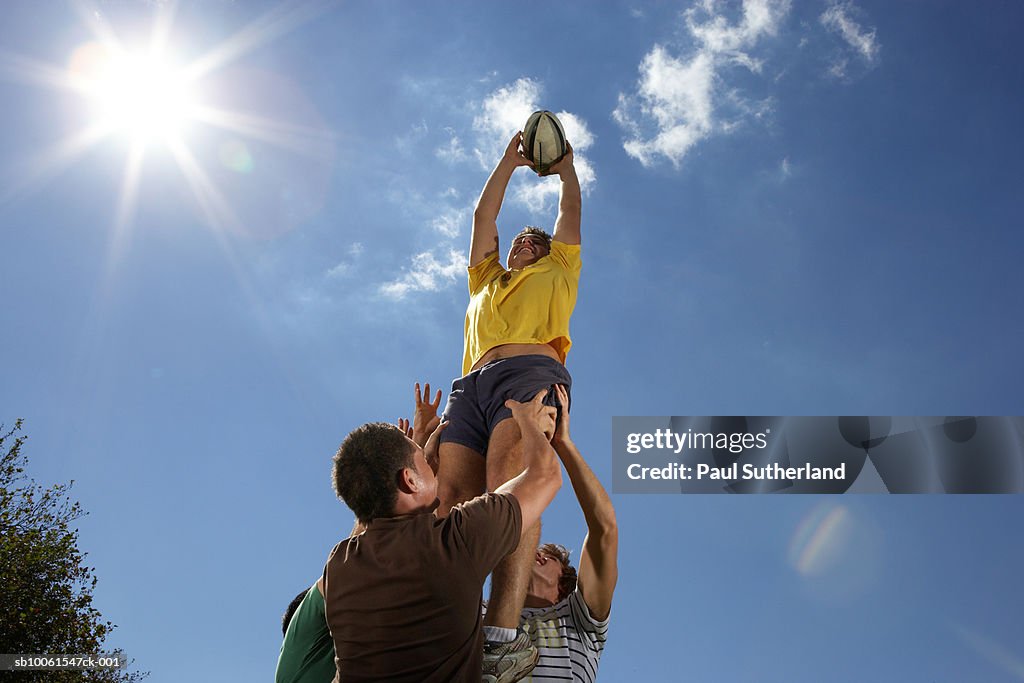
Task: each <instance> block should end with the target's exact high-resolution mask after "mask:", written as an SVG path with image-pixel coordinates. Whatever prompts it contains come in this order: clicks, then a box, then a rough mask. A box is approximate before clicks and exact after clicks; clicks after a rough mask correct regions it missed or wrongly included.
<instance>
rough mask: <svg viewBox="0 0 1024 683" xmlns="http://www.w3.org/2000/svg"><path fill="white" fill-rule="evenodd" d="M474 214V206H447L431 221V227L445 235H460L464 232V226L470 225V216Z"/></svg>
mask: <svg viewBox="0 0 1024 683" xmlns="http://www.w3.org/2000/svg"><path fill="white" fill-rule="evenodd" d="M472 215H473V207H471V206H468V207H467V206H464V207H462V208H451V207H449V208H447V209H444V210H443V211H442V212H441V213H440V214H438V215H437V216H436V217H435V218H434V219H433V220H432V221H431V222H430V227H432V228H433V229H434V230H436V231H438V232H439V233H441V234H442V235H444V236H445V237H458V236H459V233H460V232H462V226H464V225H469V220H470V216H472Z"/></svg>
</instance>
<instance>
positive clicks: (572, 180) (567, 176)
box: [550, 142, 583, 244]
mask: <svg viewBox="0 0 1024 683" xmlns="http://www.w3.org/2000/svg"><path fill="white" fill-rule="evenodd" d="M565 146H566V147H568V151H567V152H566V154H565V156H564V157H562V159H561V160H560V161H559V162H558V163H557V164H555V165H554V166H552V167H551V171H550V173H551V174H558V177H559V179H560V180H561V181H562V188H561V191H560V192H559V195H558V218H557V219H556V220H555V234H554V239H556V240H558V241H559V242H561V243H562V244H579V243H580V216H581V213H582V210H583V198H582V197H581V196H580V179H579V178H578V177H576V167H575V166H574V165H573V156H572V145H570V144H569V143H568V142H566V143H565Z"/></svg>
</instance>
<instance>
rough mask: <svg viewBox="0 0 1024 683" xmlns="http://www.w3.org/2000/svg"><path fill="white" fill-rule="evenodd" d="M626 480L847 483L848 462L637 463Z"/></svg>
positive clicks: (628, 469)
mask: <svg viewBox="0 0 1024 683" xmlns="http://www.w3.org/2000/svg"><path fill="white" fill-rule="evenodd" d="M626 476H628V477H629V478H630V479H677V480H678V479H683V480H687V479H696V480H704V479H717V480H721V481H736V480H740V479H746V480H752V479H782V480H787V481H795V480H799V479H812V480H813V479H846V463H845V462H844V463H842V464H841V465H839V466H838V467H812V466H811V465H810V463H808V464H806V465H801V466H800V467H783V466H782V465H780V464H778V463H772V464H770V465H761V466H755V465H750V464H745V465H743V466H742V467H740V464H739V463H738V462H734V463H733V464H732V465H729V466H728V467H714V466H712V465H707V464H704V463H698V464H696V465H683V464H681V463H670V464H668V465H665V466H664V467H644V466H643V465H640V464H639V463H633V464H632V465H630V466H629V467H628V468H626Z"/></svg>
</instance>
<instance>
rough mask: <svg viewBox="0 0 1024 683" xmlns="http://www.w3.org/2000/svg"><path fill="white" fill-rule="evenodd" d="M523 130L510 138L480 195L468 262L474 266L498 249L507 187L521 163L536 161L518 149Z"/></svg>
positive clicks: (527, 163) (474, 216) (523, 164)
mask: <svg viewBox="0 0 1024 683" xmlns="http://www.w3.org/2000/svg"><path fill="white" fill-rule="evenodd" d="M522 139H523V134H522V133H516V134H515V135H513V136H512V140H510V141H509V143H508V147H506V148H505V153H504V154H503V155H502V157H501V160H500V161H499V162H498V165H497V166H495V167H494V170H493V171H491V176H490V177H489V178H488V179H487V183H486V184H485V185H484V189H483V192H481V193H480V199H478V200H477V202H476V211H474V212H473V235H472V237H470V240H469V265H470V267H472V266H475V265H477V264H479V263H481V262H482V261H484V260H485V259H486V258H487V257H488V256H490V255H491V254H494V253H496V252H497V251H498V213H499V212H500V211H501V202H502V201H503V200H504V199H505V188H507V187H508V181H509V180H511V179H512V173H513V172H515V170H516V169H517V168H519V167H520V166H532V165H533V164H532V163H530V161H529V160H528V159H527V158H526V157H524V156H523V153H522V152H521V151H519V143H520V142H521V141H522Z"/></svg>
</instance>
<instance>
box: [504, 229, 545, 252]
mask: <svg viewBox="0 0 1024 683" xmlns="http://www.w3.org/2000/svg"><path fill="white" fill-rule="evenodd" d="M523 235H538V236H540V237H543V238H544V242H545V243H546V244H547V247H548V249H551V235H549V234H548V233H547V231H546V230H543V229H542V228H538V227H536V226H533V225H527V226H526V227H525V228H523V229H522V230H520V231H519V234H518V235H516V236H515V237H513V238H512V241H513V242H515V241H516V240H517V239H519V238H520V237H521V236H523Z"/></svg>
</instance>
